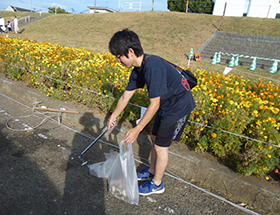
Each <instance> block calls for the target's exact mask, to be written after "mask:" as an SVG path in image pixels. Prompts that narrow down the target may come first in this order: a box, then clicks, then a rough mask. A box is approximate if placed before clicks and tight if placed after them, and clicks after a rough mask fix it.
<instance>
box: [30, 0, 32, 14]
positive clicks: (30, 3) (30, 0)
mask: <svg viewBox="0 0 280 215" xmlns="http://www.w3.org/2000/svg"><path fill="white" fill-rule="evenodd" d="M30 4H31V5H30V12H31V13H32V0H30Z"/></svg>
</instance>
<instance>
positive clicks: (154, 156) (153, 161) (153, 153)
mask: <svg viewBox="0 0 280 215" xmlns="http://www.w3.org/2000/svg"><path fill="white" fill-rule="evenodd" d="M151 139H152V143H153V145H152V149H151V163H150V170H149V171H150V173H152V174H153V175H154V174H155V168H156V160H157V154H156V151H155V141H156V136H155V135H152V134H151Z"/></svg>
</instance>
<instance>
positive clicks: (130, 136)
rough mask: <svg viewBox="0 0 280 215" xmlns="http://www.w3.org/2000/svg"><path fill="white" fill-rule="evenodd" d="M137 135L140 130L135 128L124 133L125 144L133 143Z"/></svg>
mask: <svg viewBox="0 0 280 215" xmlns="http://www.w3.org/2000/svg"><path fill="white" fill-rule="evenodd" d="M139 133H140V130H139V129H138V128H137V127H134V128H133V129H131V130H129V131H128V132H127V133H126V136H125V138H124V141H125V142H127V143H133V142H134V141H135V140H136V139H137V137H138V135H139Z"/></svg>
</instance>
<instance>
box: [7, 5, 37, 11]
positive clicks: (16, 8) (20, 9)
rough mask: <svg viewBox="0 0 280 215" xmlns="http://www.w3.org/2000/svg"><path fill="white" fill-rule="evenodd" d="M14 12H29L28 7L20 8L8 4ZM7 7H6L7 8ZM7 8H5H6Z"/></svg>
mask: <svg viewBox="0 0 280 215" xmlns="http://www.w3.org/2000/svg"><path fill="white" fill-rule="evenodd" d="M9 7H10V8H11V9H12V10H13V11H14V12H30V9H25V8H20V7H15V6H12V5H10V6H9ZM9 7H8V8H9ZM8 8H7V9H8ZM7 9H6V10H7ZM32 12H34V11H32Z"/></svg>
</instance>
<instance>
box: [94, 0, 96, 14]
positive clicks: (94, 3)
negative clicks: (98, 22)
mask: <svg viewBox="0 0 280 215" xmlns="http://www.w3.org/2000/svg"><path fill="white" fill-rule="evenodd" d="M95 10H96V0H94V13H95Z"/></svg>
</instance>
